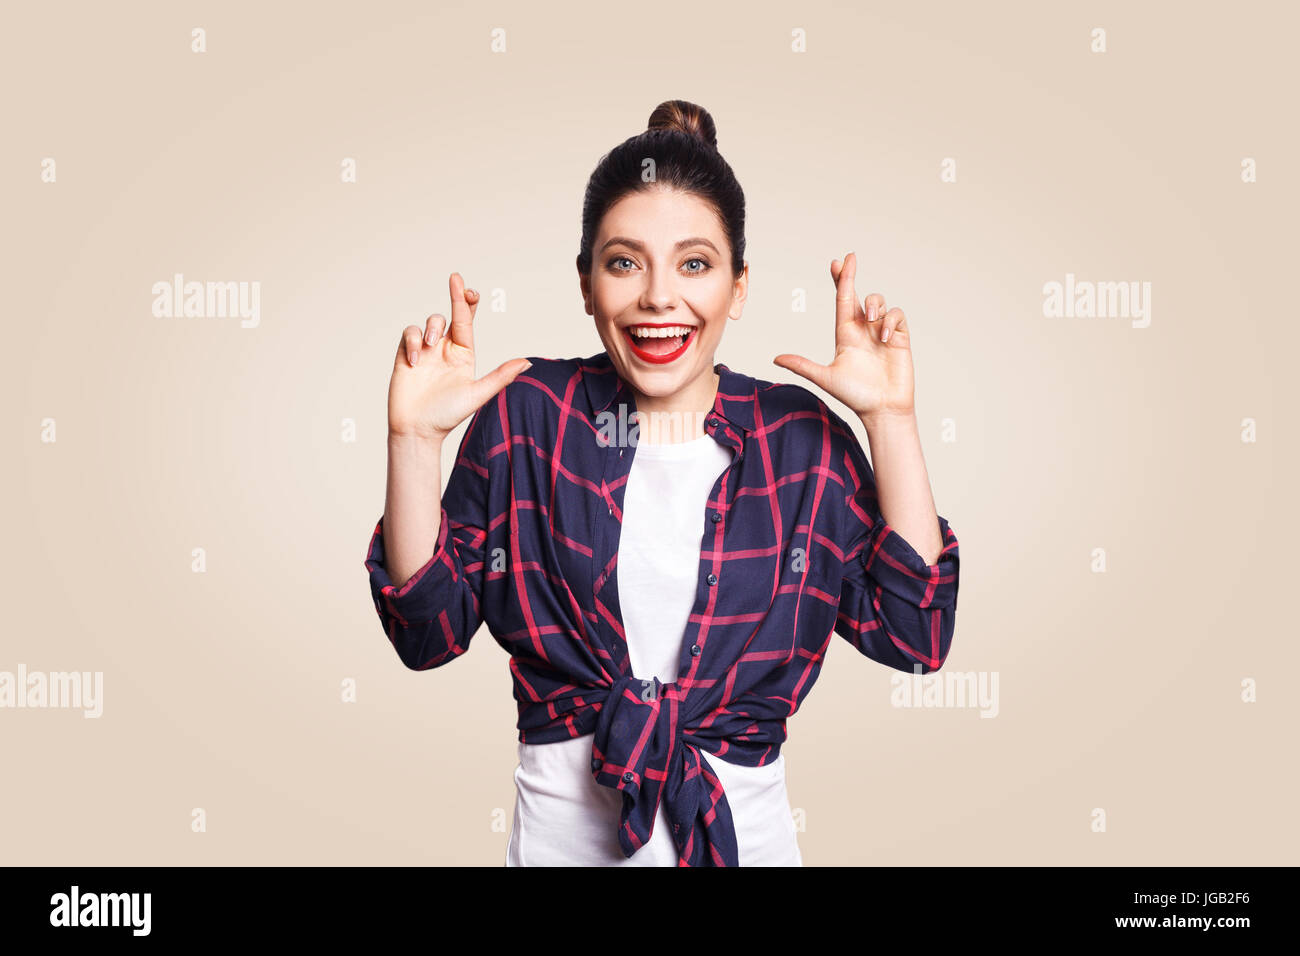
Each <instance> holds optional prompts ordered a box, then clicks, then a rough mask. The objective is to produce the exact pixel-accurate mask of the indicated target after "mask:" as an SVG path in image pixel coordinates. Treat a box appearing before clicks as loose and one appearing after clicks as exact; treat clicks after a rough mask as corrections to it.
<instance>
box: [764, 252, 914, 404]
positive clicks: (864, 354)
mask: <svg viewBox="0 0 1300 956" xmlns="http://www.w3.org/2000/svg"><path fill="white" fill-rule="evenodd" d="M857 268H858V257H857V253H853V252H850V253H849V254H848V255H847V256H845V258H844V262H843V264H841V263H840V261H839V260H838V259H834V260H832V261H831V280H832V281H833V282H834V283H835V357H834V358H833V359H832V360H831V364H830V365H820V364H818V363H817V362H814V361H812V360H810V359H807V358H805V357H803V356H802V355H792V354H790V353H782V354H781V355H778V356H777V357H776V358H774V359H772V361H773V362H774V363H775V364H777V365H779V366H781V368H786V369H789V370H790V371H792V372H794V373H795V374H796V375H802V376H803V377H804V378H806V379H808V380H809V381H810V382H813V383H814V384H816V385H818V386H820V387H821V388H822V389H824V390H825V391H826V392H828V393H830V394H831V395H833V396H835V398H837V399H839V400H840V401H841V402H843V403H844V404H845V405H847V406H848V407H849V408H851V409H852V410H853V411H854V413H856V414H857V415H859V416H862V417H873V416H879V415H900V416H907V415H911V414H913V413H914V409H915V405H914V402H913V380H912V349H911V343H910V341H909V338H910V337H909V335H908V330H907V320H906V318H905V317H904V315H903V310H902V309H889V310H888V311H886V309H885V297H884V296H883V295H881V294H879V293H872V294H871V295H869V296H867V297H866V299H865V300H864V302H859V301H858V293H857V290H856V289H855V288H854V279H855V277H856V274H857Z"/></svg>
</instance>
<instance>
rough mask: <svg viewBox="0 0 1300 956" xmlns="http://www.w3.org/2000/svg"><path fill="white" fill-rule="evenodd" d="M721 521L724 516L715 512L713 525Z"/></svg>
mask: <svg viewBox="0 0 1300 956" xmlns="http://www.w3.org/2000/svg"><path fill="white" fill-rule="evenodd" d="M721 520H722V515H720V514H718V513H717V512H716V511H715V512H713V523H714V524H717V523H718V522H719V521H721Z"/></svg>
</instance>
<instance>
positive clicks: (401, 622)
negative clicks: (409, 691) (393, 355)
mask: <svg viewBox="0 0 1300 956" xmlns="http://www.w3.org/2000/svg"><path fill="white" fill-rule="evenodd" d="M494 406H495V403H494V402H489V403H487V405H485V406H483V407H481V408H480V409H479V410H478V411H477V412H475V413H474V415H473V417H472V418H471V419H470V424H469V427H468V428H466V430H465V434H464V436H463V437H462V438H461V443H460V448H459V450H458V451H457V454H456V460H455V463H454V464H453V466H452V470H451V477H450V478H449V479H448V481H447V490H446V491H445V492H444V493H443V495H442V505H441V516H440V519H439V522H438V540H437V544H436V545H435V547H434V551H433V555H432V556H431V557H430V558H429V560H428V561H427V562H425V564H424V566H423V567H421V568H420V569H419V570H418V571H416V572H415V574H413V575H412V576H411V579H410V580H409V581H407V582H406V583H405V584H403V585H402V586H401V587H400V588H398V587H396V586H395V585H394V583H393V580H392V578H391V577H389V575H388V571H387V568H386V567H385V562H386V556H385V553H384V519H383V516H382V515H381V516H380V518H379V521H378V522H377V523H376V524H375V530H374V532H373V533H372V535H371V538H370V547H369V549H368V551H367V552H366V559H365V565H366V570H367V572H368V573H369V575H370V593H371V597H372V598H373V600H374V604H375V610H376V611H377V612H378V613H379V620H380V623H381V624H382V625H383V628H384V633H386V634H387V635H388V639H389V641H390V642H391V643H392V645H393V648H394V649H395V650H396V651H397V654H398V656H399V657H400V658H401V660H402V662H403V663H404V664H405V665H406V666H407V667H409V668H411V669H412V670H427V669H429V668H431V667H438V666H440V665H442V664H445V663H447V662H448V661H451V660H454V659H455V658H457V657H459V656H460V655H461V654H463V653H465V651H466V650H468V649H469V643H470V639H471V638H472V637H473V636H474V634H475V633H476V632H477V631H478V629H479V627H480V626H481V625H482V623H483V610H482V595H483V572H484V562H483V556H484V547H485V542H486V540H487V531H488V526H489V523H490V515H489V513H488V467H487V464H488V463H487V454H486V447H485V444H486V443H485V437H484V435H485V432H486V431H487V423H488V421H489V416H488V414H487V413H486V412H485V409H491V408H493V407H494Z"/></svg>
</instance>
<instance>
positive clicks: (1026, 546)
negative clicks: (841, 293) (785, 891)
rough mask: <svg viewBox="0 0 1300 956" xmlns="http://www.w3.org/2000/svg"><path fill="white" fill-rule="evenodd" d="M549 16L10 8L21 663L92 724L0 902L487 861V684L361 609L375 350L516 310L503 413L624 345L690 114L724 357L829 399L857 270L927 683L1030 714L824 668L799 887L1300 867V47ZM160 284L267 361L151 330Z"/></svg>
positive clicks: (22, 821) (492, 708) (13, 733)
mask: <svg viewBox="0 0 1300 956" xmlns="http://www.w3.org/2000/svg"><path fill="white" fill-rule="evenodd" d="M546 6H547V5H537V4H526V3H518V4H512V3H498V4H492V5H489V6H487V7H484V6H482V5H471V4H469V3H463V4H462V3H457V4H439V5H437V6H436V7H435V6H433V5H426V4H414V3H400V4H399V3H380V4H374V5H369V6H367V5H355V4H347V5H343V4H340V5H337V7H333V8H331V5H328V4H324V5H316V4H293V5H274V6H272V5H265V4H257V3H235V4H175V3H149V4H132V5H130V6H129V7H127V8H122V7H119V6H116V5H113V6H104V5H100V4H91V3H85V4H67V5H63V4H60V5H57V6H56V7H53V8H47V7H44V6H42V5H37V4H22V5H18V6H15V7H13V8H12V9H10V10H8V11H7V12H6V21H7V26H6V29H5V30H4V31H3V39H2V40H0V43H3V51H2V52H3V55H0V80H2V81H3V84H4V88H5V89H7V90H9V91H10V96H9V97H8V104H7V105H8V109H7V111H6V118H5V134H4V141H5V148H4V150H3V152H2V153H0V188H2V189H3V208H4V210H5V215H4V219H5V229H4V231H3V243H4V248H3V257H4V263H5V268H6V273H7V281H6V283H5V288H6V290H7V292H8V297H9V302H8V315H7V317H6V321H5V343H4V345H5V348H4V352H5V357H6V370H5V374H4V375H3V376H2V377H0V390H2V391H0V398H2V399H3V401H2V403H0V407H2V408H3V427H4V430H5V431H4V434H5V438H6V447H7V453H6V455H5V463H4V467H3V470H2V471H0V482H3V485H2V486H0V492H2V493H3V497H4V500H5V501H6V502H8V503H9V507H8V508H7V509H6V522H5V523H6V526H7V528H6V530H7V537H8V546H7V547H5V548H4V549H3V558H2V559H0V560H3V567H2V568H0V571H2V579H3V582H4V588H5V593H4V604H3V606H4V622H3V632H2V635H0V639H2V640H3V644H2V645H0V670H10V671H12V670H15V669H16V668H17V666H18V665H19V664H20V663H22V664H25V665H26V666H27V667H28V668H29V669H30V670H42V671H55V670H81V671H102V672H103V673H104V681H105V686H104V702H103V706H104V713H103V716H102V717H101V718H100V719H98V720H87V719H84V718H83V717H82V716H81V714H80V713H79V712H77V711H68V710H43V711H40V710H0V752H2V753H3V778H4V783H3V786H0V860H3V861H4V862H8V863H49V864H111V863H122V864H147V863H181V864H187V863H194V864H200V863H268V864H269V863H311V864H315V863H430V864H439V863H454V864H482V865H489V866H496V865H500V864H501V863H502V862H503V860H504V855H505V845H506V839H507V829H508V824H509V819H510V815H511V810H512V807H513V801H514V787H513V781H512V776H511V774H512V771H513V769H514V765H515V740H516V736H515V734H516V731H515V728H514V720H515V705H514V701H513V699H512V698H511V695H510V678H509V673H508V671H507V666H506V665H507V657H506V654H505V652H504V651H503V650H502V649H501V648H500V647H498V646H497V645H496V644H495V643H494V642H493V640H492V638H491V636H490V635H489V634H488V632H487V631H486V629H484V630H482V631H480V633H479V634H478V636H477V637H476V638H475V643H474V645H473V646H472V648H471V653H469V654H468V655H466V656H465V657H464V658H462V659H460V660H458V661H456V662H454V663H453V664H451V665H449V666H448V667H446V668H442V669H437V670H434V671H429V672H425V673H416V672H412V671H407V670H406V669H405V668H403V666H402V665H401V663H400V662H399V660H398V659H397V656H396V654H395V653H394V652H393V651H392V649H391V648H390V646H389V645H388V642H387V640H386V638H385V636H384V634H383V632H382V630H381V629H380V627H379V623H378V619H377V616H376V614H375V610H374V607H373V605H372V604H371V600H370V596H369V592H368V589H367V584H366V578H365V571H364V568H363V565H362V560H363V557H364V553H365V546H366V544H367V542H368V540H369V536H370V532H371V530H372V528H373V526H374V524H375V521H376V520H377V519H378V517H379V514H380V512H381V510H382V507H383V491H384V469H385V460H384V451H385V446H384V429H385V394H386V388H387V380H388V375H389V372H390V369H391V361H392V356H393V352H394V350H395V348H396V345H397V341H398V338H399V336H400V333H401V330H402V328H403V327H404V326H405V325H407V324H409V323H412V322H416V323H419V322H422V320H423V319H424V318H425V316H427V315H428V314H429V313H431V312H434V311H445V310H446V309H447V303H448V299H447V276H448V273H450V272H451V271H453V270H459V271H461V272H462V273H463V274H464V276H465V277H466V280H467V282H468V283H469V284H470V285H473V286H476V287H477V288H479V289H480V290H482V291H483V292H484V293H485V295H487V296H489V297H490V296H492V295H495V294H497V290H501V291H502V292H504V295H505V301H506V303H507V308H506V310H505V311H503V312H496V313H493V312H490V311H488V303H486V302H485V306H484V308H483V309H481V310H480V313H479V328H480V332H479V335H480V337H479V343H480V349H481V353H482V357H481V362H480V371H486V370H488V369H490V368H492V367H495V366H496V365H497V364H498V363H499V362H501V361H504V360H505V359H507V358H510V357H513V356H516V355H546V356H551V357H569V356H579V355H589V354H592V353H594V352H596V351H598V350H599V348H600V344H599V340H598V339H597V337H596V334H595V331H594V328H593V327H592V325H591V320H590V318H589V317H588V316H586V315H585V314H584V313H583V310H582V304H581V300H580V298H579V294H578V283H577V277H576V273H575V270H574V266H573V257H574V255H575V254H576V252H577V247H578V239H579V215H580V211H581V201H582V190H583V187H584V186H585V183H586V178H587V176H588V175H589V174H590V172H591V170H592V168H593V166H594V165H595V163H596V161H597V159H598V158H599V157H600V155H601V154H602V153H603V152H605V151H606V150H608V149H610V148H612V147H613V146H614V145H616V144H617V143H618V142H620V141H622V139H624V138H625V137H626V136H629V135H632V134H633V133H635V132H638V131H639V130H641V129H643V128H644V125H645V121H646V118H647V117H648V116H649V113H650V111H651V109H652V108H653V107H654V106H655V105H656V104H657V103H659V102H660V101H661V100H664V99H668V98H673V97H681V98H685V99H689V100H692V101H695V102H698V103H700V104H702V105H704V106H705V107H706V108H708V109H709V110H710V111H711V112H712V113H713V115H714V118H715V119H716V121H717V124H718V130H719V146H720V148H721V149H722V151H723V153H724V155H726V156H727V157H728V159H729V161H730V162H731V163H732V165H733V167H734V168H735V170H736V172H737V175H738V177H739V178H740V181H741V183H742V185H743V186H744V188H745V190H746V194H747V197H748V201H749V217H750V218H749V228H748V239H749V249H748V260H749V262H750V267H751V279H752V282H751V290H752V291H751V298H750V302H749V304H748V307H747V309H746V311H745V315H744V318H743V320H742V322H740V323H738V324H734V325H732V326H731V327H730V328H729V329H728V331H727V334H726V337H725V338H724V340H723V343H722V346H721V348H720V350H719V352H718V354H717V359H718V360H719V361H724V362H726V363H727V364H729V365H731V366H732V367H733V368H736V369H739V370H742V371H746V372H748V373H750V374H753V375H757V376H759V377H762V378H767V379H770V380H776V381H795V380H798V381H801V382H802V380H799V379H797V377H795V376H793V375H792V374H790V373H787V372H786V371H784V370H783V369H780V368H777V367H776V366H774V365H772V363H771V359H772V356H774V355H776V354H778V353H780V352H783V351H792V350H798V351H803V352H804V354H807V355H809V356H810V357H813V358H816V359H818V360H822V361H824V360H828V359H829V357H830V354H831V345H832V341H833V339H832V335H833V333H832V323H833V287H832V284H831V281H830V278H829V272H828V263H829V261H830V260H831V259H832V258H834V257H838V256H841V255H842V254H843V253H845V252H846V251H848V250H850V249H853V250H856V251H857V252H858V254H859V259H860V263H861V264H860V268H859V293H860V294H865V293H867V292H870V291H880V292H882V293H884V294H885V296H886V297H887V299H888V301H889V302H890V303H891V304H896V305H900V306H902V307H903V308H904V309H905V311H906V313H907V316H908V321H909V323H910V325H911V326H912V328H913V348H914V355H915V362H916V369H917V406H918V409H917V411H918V416H919V421H920V423H921V428H922V432H923V441H924V447H925V454H926V461H927V465H928V468H929V471H930V475H931V478H932V482H933V487H934V493H935V498H936V501H937V503H938V507H939V512H940V513H941V514H943V515H944V516H945V517H947V518H948V519H949V520H950V521H951V523H952V527H953V529H954V531H955V532H956V533H957V535H958V538H959V540H960V542H961V555H962V559H963V568H962V581H961V591H960V595H961V596H960V600H959V614H958V624H957V632H956V638H955V642H954V647H953V650H952V653H951V656H950V657H949V660H948V663H947V665H946V669H953V670H958V671H971V672H996V673H997V675H998V679H999V691H1000V701H999V707H1000V713H999V715H998V716H997V718H996V719H981V718H980V717H979V715H978V713H977V712H976V711H975V710H971V709H964V710H963V709H948V710H903V709H895V708H893V707H891V706H890V700H889V690H890V687H889V682H890V678H891V676H892V675H893V674H895V673H896V672H894V671H890V670H889V669H887V668H884V667H882V666H881V665H879V664H876V663H873V662H872V661H870V660H868V659H866V658H864V657H862V656H860V655H858V654H856V653H855V652H854V651H853V650H852V649H851V648H850V647H849V645H848V644H847V643H846V642H844V641H843V640H842V639H840V638H838V637H837V638H836V639H835V642H834V643H833V644H832V648H833V649H832V651H831V652H830V657H829V660H828V663H827V667H826V669H825V671H824V673H823V675H822V677H821V679H820V682H819V684H818V685H817V687H816V688H815V689H814V690H813V692H812V694H811V696H810V697H809V699H808V701H807V702H806V704H805V706H804V707H803V708H802V709H801V710H800V712H799V713H798V714H797V715H796V716H795V717H794V718H793V719H792V720H791V721H790V724H789V730H790V740H789V742H788V743H787V744H786V747H785V751H784V752H785V754H786V757H787V763H788V771H789V791H790V798H791V803H792V805H793V806H794V807H796V808H799V809H800V810H801V811H802V813H803V814H804V818H805V821H806V829H805V831H804V832H803V833H802V834H801V836H800V843H801V846H802V848H803V853H804V859H805V862H806V863H807V864H808V865H827V864H844V863H854V864H919V863H953V864H975V863H1006V864H1011V863H1026V864H1027V863H1047V864H1065V863H1082V864H1138V863H1143V864H1146V863H1171V864H1193V863H1208V864H1251V863H1253V864H1282V863H1291V864H1294V863H1296V862H1297V853H1296V851H1297V823H1296V819H1295V816H1294V812H1293V811H1294V806H1295V788H1296V782H1297V776H1296V769H1295V767H1296V764H1295V742H1294V741H1295V729H1296V718H1297V705H1296V701H1295V692H1294V688H1293V685H1290V684H1288V683H1287V681H1288V680H1289V679H1290V678H1288V677H1287V675H1288V674H1290V675H1294V674H1295V673H1296V668H1297V652H1296V638H1297V632H1296V624H1295V619H1294V618H1293V617H1292V615H1291V613H1290V612H1291V600H1290V596H1291V594H1292V591H1291V586H1292V579H1293V577H1294V568H1293V565H1294V561H1293V560H1292V559H1291V557H1290V549H1291V547H1293V544H1292V543H1293V542H1294V541H1295V540H1296V535H1297V530H1298V529H1297V527H1296V524H1297V522H1296V517H1295V509H1294V505H1293V501H1294V498H1293V494H1292V492H1287V491H1286V488H1287V487H1290V486H1291V482H1289V481H1286V480H1285V479H1284V478H1283V476H1284V475H1293V474H1294V470H1295V466H1296V463H1297V462H1296V453H1295V438H1296V434H1295V424H1294V417H1287V414H1288V413H1285V409H1286V408H1291V409H1293V411H1294V410H1295V409H1296V408H1297V407H1300V405H1298V404H1297V395H1296V387H1295V384H1294V382H1293V378H1292V376H1291V374H1290V373H1292V371H1293V367H1294V362H1295V359H1294V353H1295V349H1296V346H1297V344H1300V335H1297V332H1296V318H1297V316H1296V309H1295V297H1294V276H1295V271H1296V270H1295V253H1296V248H1297V244H1296V239H1295V224H1296V213H1297V208H1298V204H1297V186H1296V170H1297V159H1298V156H1297V147H1298V146H1300V138H1298V137H1297V133H1296V126H1295V123H1294V118H1293V107H1294V95H1293V94H1294V91H1295V89H1296V88H1297V67H1296V56H1295V53H1294V45H1295V42H1296V39H1297V28H1300V16H1297V15H1296V13H1295V10H1294V7H1293V6H1291V5H1289V4H1282V3H1277V4H1262V3H1259V4H1232V5H1228V4H1222V5H1194V4H1184V3H1177V4H1175V3H1159V4H1156V3H1148V4H1140V5H1137V4H1122V3H1100V4H1099V3H1089V4H1086V5H1084V4H1070V5H1066V4H1040V3H1029V2H1026V3H1015V4H1005V3H1004V4H997V5H994V6H993V7H991V8H990V7H988V6H986V5H983V4H967V3H943V4H894V3H876V4H847V3H844V4H831V3H814V2H810V3H798V4H775V3H770V4H766V5H759V4H725V5H723V4H696V3H689V4H654V5H650V6H642V7H636V6H632V7H626V6H624V7H617V6H614V7H611V6H610V5H608V4H596V3H593V4H589V5H570V8H569V9H568V10H566V11H565V12H563V13H558V12H554V11H551V10H548V9H546ZM194 27H203V28H204V29H206V31H207V52H205V53H203V54H195V53H192V52H191V50H190V43H191V29H192V28H194ZM1095 27H1103V28H1105V30H1106V31H1107V44H1108V51H1107V52H1105V53H1104V54H1096V53H1092V52H1090V42H1091V31H1092V29H1093V28H1095ZM494 28H501V29H503V30H504V31H505V37H506V43H507V50H506V52H504V53H497V54H494V53H492V52H491V50H490V43H491V31H492V30H493V29H494ZM796 29H802V30H805V31H806V33H807V38H808V39H807V52H806V53H802V54H796V53H792V52H791V49H790V47H791V35H792V31H793V30H796ZM46 157H51V158H54V159H55V160H56V162H57V177H58V178H57V182H56V183H53V184H50V183H42V182H41V181H40V170H41V162H42V160H43V159H45V158H46ZM345 157H353V158H355V159H356V161H357V164H358V177H359V181H358V182H357V183H356V184H344V183H341V182H340V163H341V162H342V161H343V159H344V158H345ZM945 157H951V158H953V159H955V161H956V163H957V173H958V179H957V182H955V183H943V182H941V181H940V175H939V174H940V164H941V162H942V161H943V160H944V158H945ZM1245 157H1253V158H1254V159H1255V160H1256V161H1257V163H1258V177H1259V181H1258V182H1257V183H1253V184H1246V183H1243V182H1242V181H1241V174H1240V169H1241V163H1242V160H1243V158H1245ZM176 272H181V273H183V274H184V275H185V276H186V278H187V279H191V280H199V281H226V280H229V281H247V282H253V281H256V282H259V283H260V284H261V296H262V299H261V312H262V315H261V322H260V325H259V326H258V327H257V328H254V329H246V328H241V327H240V324H239V320H238V319H236V318H224V319H223V318H173V319H162V318H155V317H154V316H153V315H152V314H151V304H152V301H153V294H152V292H151V288H152V285H153V283H154V282H157V281H168V280H170V278H171V276H172V275H173V273H176ZM1067 272H1072V273H1074V274H1075V275H1076V277H1078V278H1079V279H1081V280H1090V281H1136V282H1139V283H1140V282H1150V283H1151V284H1152V293H1151V295H1152V298H1151V305H1152V316H1151V324H1150V327H1148V328H1145V329H1135V328H1132V327H1131V324H1130V322H1129V321H1128V320H1127V319H1123V318H1095V319H1083V318H1071V319H1049V318H1045V317H1044V315H1043V292H1042V287H1043V285H1044V283H1046V282H1050V281H1054V280H1055V281H1063V280H1064V278H1065V275H1066V273H1067ZM796 289H805V290H807V292H808V296H809V309H808V313H807V314H806V315H800V314H794V313H792V310H791V301H792V297H793V291H794V290H796ZM805 384H807V383H805ZM810 387H811V386H810ZM833 407H836V408H837V410H839V411H840V412H841V414H847V409H844V408H843V406H839V405H838V404H834V403H833ZM46 418H53V419H54V420H55V421H56V423H57V441H56V442H54V443H44V442H42V441H41V439H40V431H41V422H42V420H43V419H46ZM1247 418H1250V419H1254V420H1255V422H1256V423H1257V429H1258V441H1257V442H1255V443H1244V442H1243V441H1242V440H1241V431H1242V421H1243V419H1247ZM345 419H352V420H354V421H355V423H356V429H357V438H356V441H355V442H347V441H344V440H343V438H342V435H343V426H342V423H343V421H344V420H345ZM945 419H951V420H952V422H953V423H954V426H955V429H956V440H955V441H944V440H943V433H942V428H943V423H944V420H945ZM859 434H860V436H861V435H862V433H861V432H860V431H859ZM459 436H460V432H459V431H458V432H457V433H456V435H455V439H456V442H458V440H459ZM862 437H863V440H864V441H865V436H862ZM453 444H455V442H453ZM449 454H450V452H449ZM194 548H203V549H205V551H206V554H207V570H206V572H205V573H202V574H196V573H193V572H192V571H191V560H192V559H191V552H192V549H194ZM1094 548H1104V549H1105V552H1106V558H1107V566H1108V570H1107V571H1106V573H1104V574H1099V573H1094V572H1093V571H1092V570H1091V560H1092V552H1093V549H1094ZM349 678H350V679H353V680H355V681H356V682H357V688H358V699H357V702H356V703H355V704H345V703H342V702H341V701H340V685H341V682H342V681H344V680H345V679H349ZM1245 679H1253V680H1255V681H1257V682H1258V694H1259V699H1258V702H1257V703H1253V704H1247V703H1243V702H1242V701H1241V684H1242V681H1243V680H1245ZM196 807H201V808H203V810H204V811H205V812H206V815H207V830H206V832H204V833H195V832H192V830H191V813H192V811H193V809H194V808H196ZM1094 808H1103V809H1104V810H1105V811H1106V814H1107V830H1106V832H1105V833H1096V832H1092V830H1091V820H1092V817H1091V814H1092V811H1093V809H1094Z"/></svg>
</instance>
